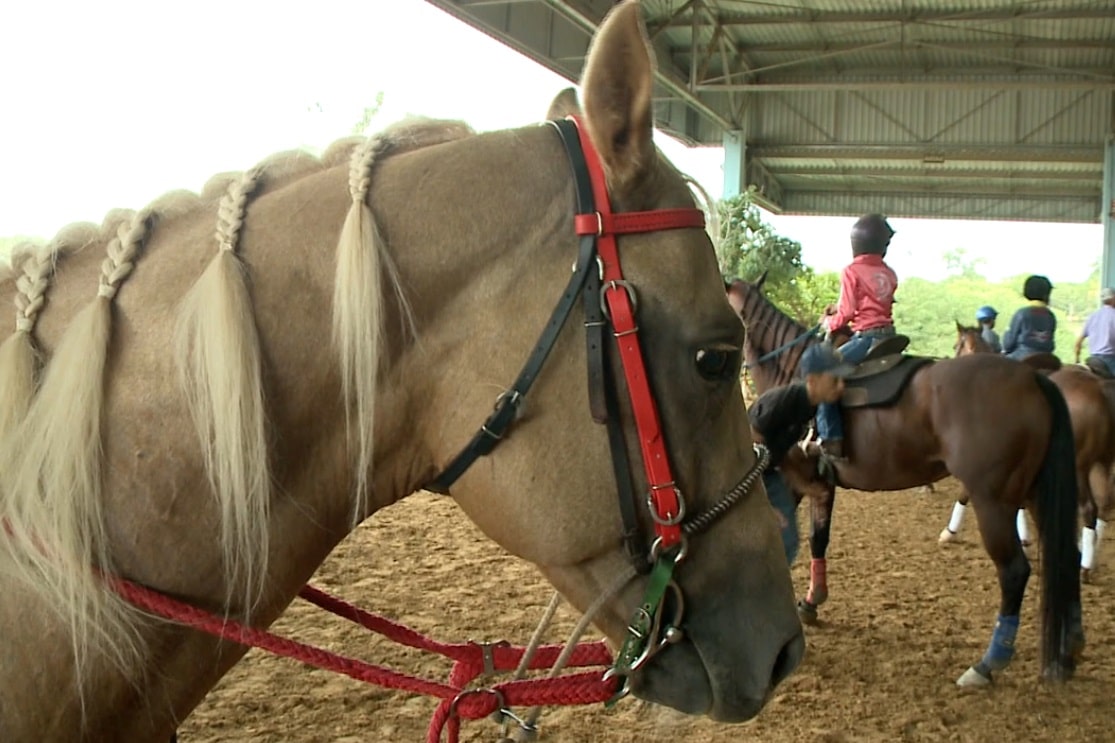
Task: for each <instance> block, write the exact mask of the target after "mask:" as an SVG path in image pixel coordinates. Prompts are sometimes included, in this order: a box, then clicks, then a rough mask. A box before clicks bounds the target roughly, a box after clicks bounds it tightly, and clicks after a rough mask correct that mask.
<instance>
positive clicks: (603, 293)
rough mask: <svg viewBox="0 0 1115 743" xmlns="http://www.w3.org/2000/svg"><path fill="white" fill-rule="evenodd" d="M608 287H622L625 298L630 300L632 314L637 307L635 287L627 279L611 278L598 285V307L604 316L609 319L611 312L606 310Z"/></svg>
mask: <svg viewBox="0 0 1115 743" xmlns="http://www.w3.org/2000/svg"><path fill="white" fill-rule="evenodd" d="M610 289H623V290H624V291H625V292H627V298H628V299H629V300H631V314H632V315H634V314H635V313H636V312H637V311H638V309H639V299H638V297H636V296H635V287H634V286H633V285H632V284H631V282H630V281H628V280H627V279H612V280H611V281H608V282H606V283H605V284H603V285H602V286H601V287H600V309H601V311H603V313H604V317H606V318H608V319H609V320H611V319H612V313H611V312H610V311H609V310H608V290H610Z"/></svg>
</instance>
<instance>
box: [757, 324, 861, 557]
mask: <svg viewBox="0 0 1115 743" xmlns="http://www.w3.org/2000/svg"><path fill="white" fill-rule="evenodd" d="M853 368H854V367H853V366H852V365H851V364H849V363H847V362H845V361H844V359H843V358H842V357H841V355H840V352H839V351H837V350H835V349H834V348H833V347H832V346H831V345H830V344H827V343H818V344H816V345H813V346H810V347H809V348H807V349H805V352H804V353H802V355H801V360H800V361H799V362H798V373H799V374H801V375H802V376H803V380H802V381H801V382H794V383H792V384H787V385H784V386H782V387H775V388H774V389H771V390H767V391H766V392H764V393H763V394H762V395H760V396H759V399H758V400H756V401H755V402H754V403H752V405H751V408H750V409H749V410H748V417H749V418H750V420H751V430H752V433H753V434H754V436H753V437H754V439H755V440H756V441H757V442H759V443H761V444H764V445H766V447H767V450H768V451H769V452H770V464H769V465H768V466H767V468H766V470H765V471H764V472H763V485H764V487H765V488H766V491H767V497H768V498H770V504H771V505H772V506H773V507H774V510H775V512H776V513H777V514H778V520H779V521H780V522H781V527H782V547H783V548H784V549H785V550H786V562H787V563H789V564H793V562H794V558H795V557H796V556H797V553H798V541H799V537H798V522H797V499H796V498H795V497H794V494H793V493H792V492H790V486H789V485H788V484H787V482H786V478H785V476H784V475H783V474H782V472H781V469H780V465H781V464H782V463H783V461H784V460H785V459H786V457H787V456H788V455H790V454H791V451H792V450H793V448H794V447H795V446H796V445H797V444H798V442H799V441H801V439H802V438H803V437H804V436H805V433H806V432H807V431H808V429H809V424H810V423H811V422H812V421H813V416H814V415H815V414H816V412H817V405H818V404H820V403H826V402H828V403H834V402H837V401H838V400H840V395H841V394H842V393H843V392H844V377H846V376H848V375H849V374H851V373H852V370H853Z"/></svg>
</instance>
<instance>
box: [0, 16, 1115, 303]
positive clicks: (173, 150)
mask: <svg viewBox="0 0 1115 743" xmlns="http://www.w3.org/2000/svg"><path fill="white" fill-rule="evenodd" d="M0 29H3V35H4V42H3V44H0V70H2V72H0V101H2V105H0V114H2V115H0V135H2V136H0V205H2V206H0V236H5V235H8V236H10V235H17V234H21V235H31V236H39V237H49V236H50V235H52V234H54V233H55V232H56V231H57V230H58V229H59V228H60V227H62V226H64V225H65V224H67V223H69V222H72V221H77V220H91V221H95V222H99V221H100V220H101V218H102V217H103V216H104V214H105V213H106V212H107V211H108V210H109V209H111V208H114V207H132V208H138V207H141V206H143V205H144V204H146V203H148V202H150V201H151V200H152V199H154V198H155V197H157V196H159V195H160V194H162V193H165V192H166V191H169V190H172V189H178V188H187V189H190V190H199V189H200V188H201V187H202V185H203V184H204V183H205V181H206V180H207V179H208V178H209V176H211V175H213V174H215V173H218V172H223V171H228V170H243V169H245V168H247V167H250V166H251V165H253V164H254V163H255V162H257V161H258V160H260V159H262V158H263V157H266V156H267V155H269V154H272V153H274V152H277V151H281V150H287V149H291V148H296V147H308V148H312V149H321V148H324V147H325V146H326V145H327V144H328V143H329V142H331V141H332V140H334V139H336V138H338V137H340V136H344V135H346V134H348V133H349V131H350V130H351V128H352V126H353V124H354V123H355V122H356V121H358V120H359V119H360V117H361V114H362V112H363V110H364V107H365V106H368V105H371V103H372V102H373V101H374V99H375V96H376V94H377V93H378V92H381V91H382V92H383V93H384V106H383V108H382V110H381V112H380V114H379V116H378V117H377V119H376V122H377V123H379V124H380V125H384V124H387V123H390V122H391V121H394V120H397V119H399V118H401V117H402V116H404V115H406V114H408V113H414V114H423V115H427V116H434V117H445V118H460V119H464V120H466V121H468V122H469V123H470V124H472V125H473V126H474V127H476V128H477V129H481V130H488V129H499V128H505V127H513V126H521V125H524V124H528V123H531V122H534V121H538V120H539V119H541V117H542V116H543V115H544V114H545V112H546V109H547V107H548V105H549V102H550V100H551V99H552V97H553V96H554V95H555V94H556V93H557V92H558V91H559V90H560V89H561V88H562V87H564V86H565V85H567V84H568V83H567V81H565V80H563V79H561V78H560V77H558V76H557V75H554V74H553V73H551V72H549V71H548V70H545V69H543V68H542V67H540V66H538V65H536V64H534V63H532V62H530V61H528V60H527V59H526V58H524V57H521V56H520V55H518V54H516V53H515V52H513V51H511V50H510V49H507V48H506V47H504V46H502V45H501V44H499V43H497V42H495V41H494V40H492V39H491V38H489V37H488V36H486V35H484V34H482V33H479V32H477V31H474V30H473V29H471V28H470V27H468V26H466V25H464V24H462V23H461V22H459V21H457V20H455V19H453V18H452V17H450V16H448V15H446V14H445V13H443V12H441V11H440V10H438V9H436V8H434V7H433V6H431V5H429V4H428V3H426V2H425V0H390V1H388V0H317V1H316V2H314V3H299V4H294V3H290V4H288V3H264V2H258V1H256V0H240V1H238V2H228V0H194V2H191V3H187V4H173V5H171V4H163V3H156V4H152V3H150V2H146V1H145V2H140V1H138V0H101V1H100V2H96V3H85V2H77V1H76V0H68V1H66V2H58V1H54V2H52V1H51V0H40V1H39V2H33V3H32V2H8V3H4V4H3V5H2V6H0ZM659 139H660V146H662V148H663V150H664V151H665V152H666V153H667V155H668V156H670V157H671V158H672V159H673V160H674V161H675V162H676V163H677V164H678V165H679V167H681V168H682V169H683V170H685V171H687V172H689V173H690V174H692V175H693V176H694V177H696V178H697V179H698V180H700V181H701V183H702V184H703V185H704V186H705V188H706V189H708V190H709V192H710V193H711V195H712V196H714V197H719V195H720V194H721V192H722V181H721V169H720V154H721V153H720V151H719V149H718V148H704V149H700V150H689V149H687V148H685V147H684V146H682V145H680V144H678V143H677V142H675V141H673V140H670V139H669V138H668V137H660V138H659ZM770 219H771V221H772V222H773V223H774V224H775V226H776V227H777V229H778V230H779V231H780V232H781V233H782V234H785V235H787V236H789V237H792V238H794V239H797V240H799V241H801V243H802V246H803V254H804V258H805V261H806V263H808V264H810V265H812V266H814V267H815V268H817V269H819V270H835V269H838V268H839V267H840V266H842V265H843V264H844V263H846V262H847V260H848V258H849V249H848V240H847V235H848V231H849V229H850V227H851V224H852V222H853V221H854V216H849V217H839V218H821V217H815V218H807V217H774V216H771V218H770ZM892 224H893V225H894V226H895V227H896V228H897V230H898V234H897V235H896V237H895V241H894V247H893V249H892V251H891V254H890V256H889V257H888V260H890V262H891V263H892V264H893V265H894V268H895V269H896V270H897V271H898V273H899V274H900V276H923V277H926V278H941V277H942V276H943V275H944V262H943V260H942V255H943V254H944V252H945V251H948V250H952V249H955V248H957V247H963V248H966V249H967V250H968V252H969V254H971V255H976V256H979V257H981V258H983V260H984V263H983V272H984V274H985V275H987V276H989V277H991V278H999V277H1002V276H1009V275H1015V274H1019V273H1024V272H1040V273H1046V274H1048V275H1049V276H1050V277H1051V278H1052V279H1053V280H1054V281H1082V280H1084V279H1085V278H1086V277H1087V275H1088V274H1089V272H1090V271H1091V270H1092V268H1093V266H1094V265H1095V264H1096V263H1097V262H1098V260H1099V257H1100V254H1101V251H1102V239H1103V231H1102V228H1101V227H1100V226H1099V225H1063V224H1040V223H992V222H972V221H940V220H918V219H895V220H893V222H892ZM1051 248H1055V252H1051V250H1050V249H1051Z"/></svg>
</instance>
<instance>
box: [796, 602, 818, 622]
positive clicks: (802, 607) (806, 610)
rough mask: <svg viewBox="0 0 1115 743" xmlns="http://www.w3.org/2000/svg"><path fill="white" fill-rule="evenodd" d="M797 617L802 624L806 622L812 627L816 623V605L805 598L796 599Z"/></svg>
mask: <svg viewBox="0 0 1115 743" xmlns="http://www.w3.org/2000/svg"><path fill="white" fill-rule="evenodd" d="M798 618H799V619H801V622H802V624H808V625H809V626H811V627H813V626H816V624H817V605H816V604H811V603H809V602H808V601H806V600H805V599H801V600H800V601H798Z"/></svg>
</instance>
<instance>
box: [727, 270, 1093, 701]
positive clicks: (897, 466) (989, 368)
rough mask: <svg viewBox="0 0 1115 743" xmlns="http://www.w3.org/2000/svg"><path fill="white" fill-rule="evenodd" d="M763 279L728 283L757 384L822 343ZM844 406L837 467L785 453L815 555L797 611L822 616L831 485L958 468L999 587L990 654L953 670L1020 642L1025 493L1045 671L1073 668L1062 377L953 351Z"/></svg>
mask: <svg viewBox="0 0 1115 743" xmlns="http://www.w3.org/2000/svg"><path fill="white" fill-rule="evenodd" d="M762 283H763V279H760V280H759V281H758V282H757V283H755V284H751V283H748V282H745V281H736V282H733V284H732V285H731V291H730V293H729V300H730V301H731V303H732V305H733V307H734V308H735V309H736V310H737V312H738V313H739V315H740V319H742V321H743V324H744V326H745V327H746V328H747V339H746V342H745V344H744V358H745V360H746V362H747V364H748V367H749V370H750V372H751V375H752V379H754V380H755V383H756V384H757V385H758V386H759V388H760V390H764V389H769V388H770V387H774V386H776V385H780V384H785V383H787V382H789V381H791V380H793V379H794V378H795V376H796V367H797V363H798V359H799V358H800V357H801V353H802V350H803V349H804V348H805V347H807V346H808V345H809V344H811V343H816V342H817V338H816V336H815V334H814V333H812V332H811V331H809V330H807V329H806V328H805V327H804V326H802V325H801V324H799V323H797V322H795V321H794V320H792V319H791V318H789V317H787V316H786V315H785V314H783V313H782V312H781V311H780V310H779V309H778V308H777V307H775V306H774V305H773V304H772V303H771V302H770V300H768V299H767V298H766V297H765V296H764V295H763V293H762ZM844 418H845V427H846V430H847V433H846V436H845V452H846V454H847V455H848V459H847V460H845V461H837V462H832V463H831V467H832V474H833V477H832V478H831V479H829V478H825V477H821V476H819V475H818V461H817V460H816V459H815V458H809V457H806V456H805V455H804V453H802V454H801V455H797V456H795V457H792V458H790V459H789V460H788V461H787V463H784V465H783V471H784V472H786V474H787V477H788V478H789V479H790V483H791V485H792V486H793V487H795V489H799V490H800V491H802V492H805V493H806V494H807V495H809V497H810V501H811V514H812V530H811V533H810V539H809V543H810V549H811V551H812V556H813V562H812V565H811V581H810V587H809V593H808V594H807V595H806V597H805V598H804V599H803V600H802V601H800V602H799V611H800V613H801V614H802V617H803V619H805V620H806V621H816V618H817V607H818V605H819V604H821V603H822V602H823V601H824V600H825V598H826V597H827V595H828V586H827V576H826V563H825V551H826V549H827V547H828V540H829V524H830V516H831V514H832V507H833V503H834V498H835V494H836V488H835V484H839V485H841V486H843V487H846V488H851V489H855V490H873V491H877V490H902V489H906V488H911V487H915V486H917V485H924V484H927V483H931V482H934V481H936V480H939V479H941V478H942V477H944V476H945V475H946V474H949V473H951V474H952V475H954V476H955V477H956V478H957V479H958V480H960V481H961V482H962V483H963V484H964V486H965V488H966V489H967V491H968V493H969V494H970V497H971V501H972V505H973V507H974V508H975V511H976V518H977V520H978V522H979V527H980V532H981V534H982V535H983V539H984V546H985V547H986V549H987V552H988V555H990V557H991V559H992V561H993V562H994V563H995V567H996V569H997V571H998V574H999V588H1000V595H1001V599H1000V605H999V620H998V622H997V623H996V627H995V631H994V633H993V635H992V642H991V646H990V647H989V649H988V653H987V655H985V656H984V658H983V659H982V660H980V661H979V662H978V663H976V664H975V665H974V666H973V667H972V668H969V669H968V671H967V672H965V673H964V674H963V675H962V676H961V677H960V679H959V681H958V683H960V684H962V685H977V684H985V683H988V682H989V681H990V679H991V672H992V671H993V670H997V669H1000V668H1003V667H1005V666H1006V665H1007V664H1008V663H1009V661H1010V658H1011V656H1012V654H1013V637H1014V632H1013V628H1015V627H1016V626H1017V621H1018V613H1019V608H1020V607H1021V604H1022V598H1023V594H1024V592H1025V588H1026V583H1027V581H1028V579H1029V575H1030V563H1029V561H1028V560H1027V558H1026V555H1025V553H1024V552H1023V550H1022V546H1021V544H1019V541H1018V535H1017V534H1016V533H1015V529H1014V517H1015V513H1016V512H1017V511H1018V509H1019V508H1021V507H1022V506H1023V505H1026V504H1029V505H1032V506H1033V507H1034V510H1035V512H1036V514H1037V518H1038V522H1039V524H1040V527H1041V535H1042V538H1043V553H1042V592H1043V600H1042V605H1043V629H1042V637H1043V642H1042V653H1043V656H1042V668H1043V674H1044V675H1045V676H1046V677H1047V678H1063V677H1066V676H1068V675H1070V674H1071V672H1072V669H1073V667H1074V663H1075V654H1076V653H1077V651H1079V650H1080V649H1081V648H1082V647H1083V630H1082V627H1081V618H1080V575H1079V572H1078V570H1077V564H1078V561H1079V551H1078V550H1077V548H1076V544H1075V526H1076V505H1075V504H1076V471H1075V467H1074V460H1073V445H1072V429H1071V424H1070V421H1069V415H1068V410H1067V408H1066V406H1065V402H1064V398H1063V397H1062V396H1061V394H1060V392H1059V391H1058V390H1057V388H1056V386H1055V385H1053V383H1051V382H1050V381H1049V380H1048V379H1046V378H1044V377H1043V376H1041V375H1039V374H1036V373H1034V372H1033V371H1032V370H1031V369H1029V368H1027V367H1025V366H1023V365H1021V364H1018V363H1017V362H1013V361H1010V360H1009V359H1005V358H998V357H994V356H990V355H986V354H985V355H975V356H966V357H964V358H959V359H946V360H943V361H937V362H932V363H927V364H924V365H922V366H920V367H918V368H917V369H916V371H914V373H913V376H912V378H911V379H910V380H909V383H908V384H907V385H906V387H905V388H904V389H903V391H902V392H901V394H900V396H899V397H898V399H897V401H896V402H895V403H894V404H893V405H891V406H889V407H857V408H854V409H846V410H845V411H844ZM834 483H835V484H834Z"/></svg>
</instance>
